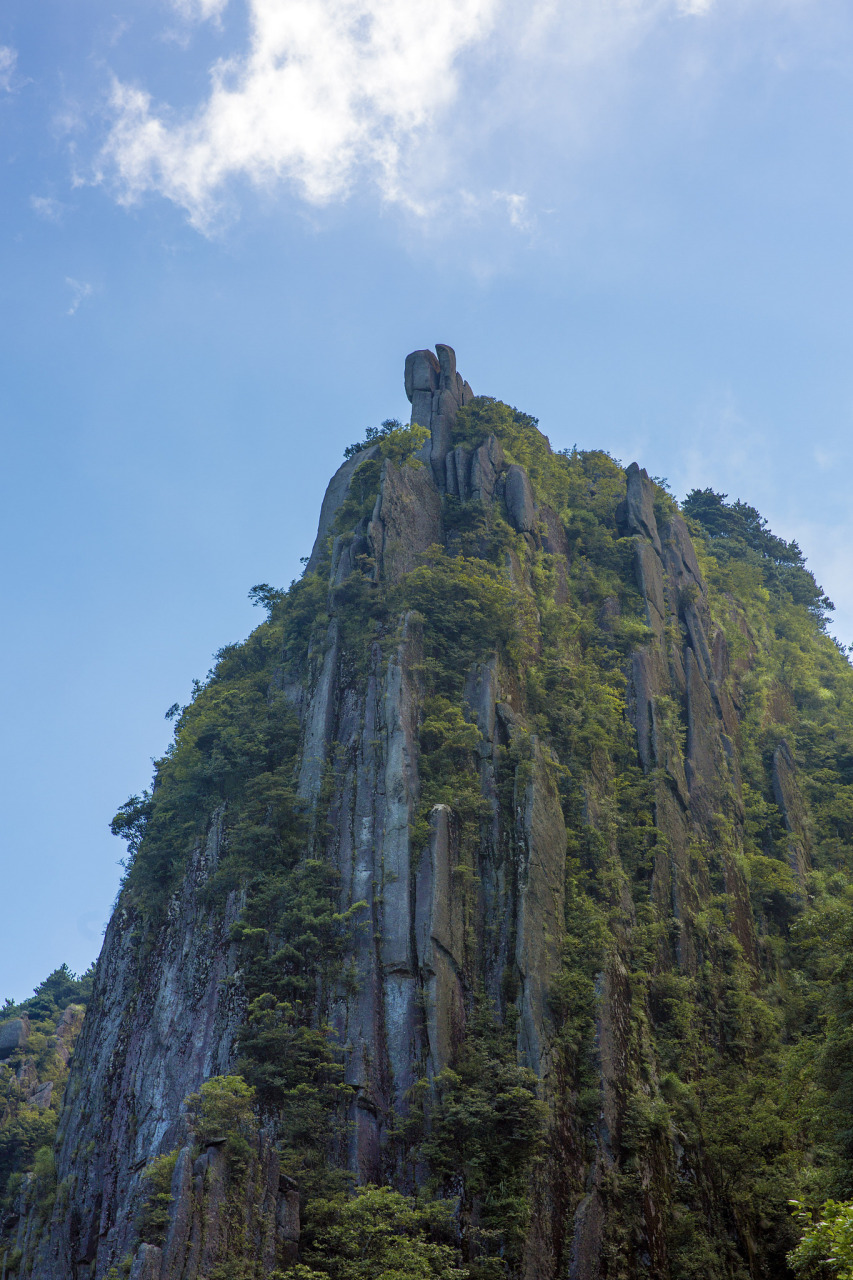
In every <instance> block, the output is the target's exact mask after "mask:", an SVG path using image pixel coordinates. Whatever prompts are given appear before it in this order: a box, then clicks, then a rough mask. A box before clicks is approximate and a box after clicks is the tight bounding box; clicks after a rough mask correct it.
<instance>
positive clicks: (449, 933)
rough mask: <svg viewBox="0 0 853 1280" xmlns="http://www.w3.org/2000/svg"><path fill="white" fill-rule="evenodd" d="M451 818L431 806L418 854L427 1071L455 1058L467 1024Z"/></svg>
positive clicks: (460, 910) (417, 933)
mask: <svg viewBox="0 0 853 1280" xmlns="http://www.w3.org/2000/svg"><path fill="white" fill-rule="evenodd" d="M450 817H451V811H450V809H448V807H447V805H436V807H435V808H434V809H433V810H432V813H431V814H430V841H429V846H428V847H427V848H426V849H425V850H424V851H423V853H422V854H421V857H420V861H419V863H418V872H417V881H416V886H415V904H416V905H415V917H414V926H415V929H414V932H415V946H416V949H417V958H418V965H419V967H420V971H421V981H422V983H423V989H424V993H425V996H426V1024H427V1040H428V1044H429V1066H430V1074H431V1075H436V1074H437V1073H438V1072H439V1071H442V1070H443V1069H444V1067H446V1066H447V1065H448V1064H449V1063H450V1062H451V1061H452V1060H453V1055H454V1051H455V1049H456V1048H457V1046H458V1044H459V1042H460V1040H461V1036H462V1032H463V1029H464V1024H465V1015H464V1002H463V994H462V985H461V975H462V966H463V963H464V925H465V920H464V900H463V896H462V894H461V893H460V892H459V887H458V885H457V884H456V883H454V871H455V868H456V865H457V858H456V856H455V853H454V851H453V850H452V847H451V845H452V841H451V830H450Z"/></svg>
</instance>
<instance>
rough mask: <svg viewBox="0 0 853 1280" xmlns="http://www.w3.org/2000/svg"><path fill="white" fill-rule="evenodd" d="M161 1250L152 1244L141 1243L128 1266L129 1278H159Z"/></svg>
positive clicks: (157, 1279)
mask: <svg viewBox="0 0 853 1280" xmlns="http://www.w3.org/2000/svg"><path fill="white" fill-rule="evenodd" d="M162 1260H163V1251H162V1249H158V1248H157V1246H156V1245H153V1244H141V1245H140V1246H139V1248H138V1249H137V1251H136V1257H135V1258H134V1259H133V1265H132V1267H131V1268H130V1280H160V1265H161V1263H162Z"/></svg>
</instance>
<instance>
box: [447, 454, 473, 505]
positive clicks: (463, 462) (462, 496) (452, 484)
mask: <svg viewBox="0 0 853 1280" xmlns="http://www.w3.org/2000/svg"><path fill="white" fill-rule="evenodd" d="M445 468H446V474H447V479H446V484H447V492H448V493H450V494H452V495H453V496H454V497H456V498H458V499H459V500H460V502H467V500H468V497H469V486H468V475H469V472H470V469H471V454H470V451H469V450H468V449H465V448H463V446H462V445H457V446H456V448H455V449H451V450H450V452H449V453H448V455H447V457H446V458H445Z"/></svg>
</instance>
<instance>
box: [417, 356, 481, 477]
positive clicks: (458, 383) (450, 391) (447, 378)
mask: <svg viewBox="0 0 853 1280" xmlns="http://www.w3.org/2000/svg"><path fill="white" fill-rule="evenodd" d="M435 351H436V354H435V355H434V354H433V353H432V351H413V352H412V354H411V355H409V356H407V357H406V369H405V386H406V395H407V396H408V398H409V400H410V401H411V404H412V418H411V420H412V422H417V423H419V425H420V426H422V427H429V429H430V441H429V445H428V450H429V462H430V465H431V467H432V472H433V476H434V477H435V482H436V485H437V486H438V488H439V489H442V490H443V489H444V487H445V459H446V457H447V454H448V452H449V450H450V443H451V433H452V431H453V423H454V420H455V418H456V413H457V411H458V410H459V409H461V407H462V405H464V404H467V403H468V401H469V400H471V399H472V397H473V395H474V393H473V391H472V390H471V388H470V387H469V385H468V383H467V382H465V381H464V380H463V378H462V377H461V376H460V374H458V373H457V371H456V352H455V351H454V350H453V348H452V347H448V346H445V345H444V344H443V343H441V342H439V343H437V344H436V348H435Z"/></svg>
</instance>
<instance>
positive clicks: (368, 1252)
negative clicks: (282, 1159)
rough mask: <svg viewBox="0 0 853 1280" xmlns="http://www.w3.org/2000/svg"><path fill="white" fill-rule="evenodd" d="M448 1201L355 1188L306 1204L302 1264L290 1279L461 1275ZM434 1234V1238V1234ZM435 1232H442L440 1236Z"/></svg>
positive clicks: (404, 1279)
mask: <svg viewBox="0 0 853 1280" xmlns="http://www.w3.org/2000/svg"><path fill="white" fill-rule="evenodd" d="M451 1215H452V1205H451V1204H449V1203H448V1202H446V1201H445V1202H441V1201H439V1202H435V1203H431V1204H430V1203H422V1202H419V1201H417V1200H414V1199H412V1198H410V1197H408V1196H402V1195H400V1194H399V1193H398V1192H396V1191H392V1190H391V1188H390V1187H372V1186H365V1187H359V1188H358V1189H357V1190H356V1192H355V1194H354V1195H353V1196H352V1197H350V1196H346V1195H339V1196H336V1197H334V1198H332V1199H329V1200H316V1201H314V1202H313V1203H312V1205H311V1216H310V1218H309V1222H308V1243H307V1246H306V1247H305V1249H304V1250H303V1257H304V1259H305V1263H304V1264H297V1265H296V1266H294V1267H292V1268H291V1269H290V1270H289V1271H288V1272H287V1275H288V1277H289V1278H291V1277H292V1280H323V1277H326V1276H331V1277H332V1280H466V1277H467V1276H468V1275H469V1274H470V1273H469V1272H468V1271H466V1270H463V1269H461V1268H459V1267H457V1266H456V1265H455V1261H456V1250H455V1249H454V1248H453V1245H452V1243H446V1242H445V1241H452V1238H453V1235H452V1224H451ZM436 1237H439V1238H436ZM441 1237H444V1239H442V1238H441Z"/></svg>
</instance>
